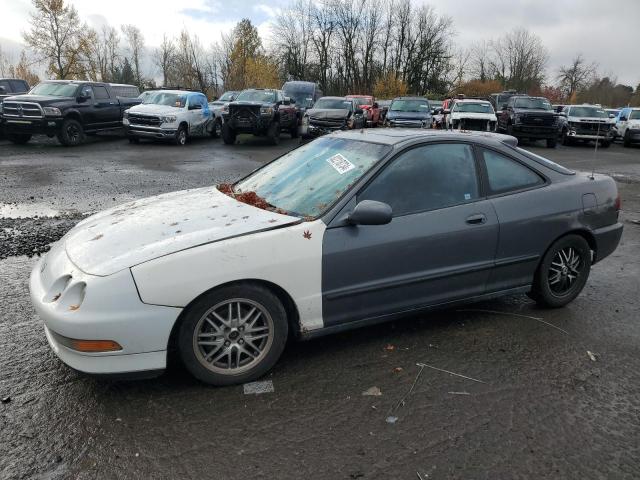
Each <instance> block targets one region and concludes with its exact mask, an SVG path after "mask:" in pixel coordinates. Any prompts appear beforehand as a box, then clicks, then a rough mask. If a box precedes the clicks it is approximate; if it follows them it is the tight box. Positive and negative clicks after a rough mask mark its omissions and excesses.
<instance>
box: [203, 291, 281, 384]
mask: <svg viewBox="0 0 640 480" xmlns="http://www.w3.org/2000/svg"><path fill="white" fill-rule="evenodd" d="M273 338H274V325H273V319H272V318H271V315H270V314H269V312H268V311H267V309H266V308H265V307H264V306H262V305H261V304H259V303H258V302H255V301H253V300H249V299H246V298H233V299H230V300H225V301H223V302H220V303H218V304H217V305H215V306H214V307H212V308H210V309H209V310H207V311H206V312H205V313H204V315H202V317H201V318H200V320H199V321H198V323H197V324H196V328H195V329H194V334H193V350H194V352H195V354H196V358H197V359H198V361H199V362H200V363H201V364H202V365H203V366H204V367H205V368H207V369H208V370H211V371H212V372H215V373H219V374H223V375H237V374H240V373H243V372H246V371H247V370H250V369H251V368H253V367H254V366H256V365H257V364H259V363H260V362H261V361H262V359H263V358H264V357H265V355H266V354H267V353H268V352H269V349H270V348H271V345H272V343H273Z"/></svg>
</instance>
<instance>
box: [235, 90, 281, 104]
mask: <svg viewBox="0 0 640 480" xmlns="http://www.w3.org/2000/svg"><path fill="white" fill-rule="evenodd" d="M236 100H237V101H239V102H262V103H273V102H275V101H276V93H275V92H274V91H273V90H245V91H244V92H242V93H240V95H238V97H237V98H236Z"/></svg>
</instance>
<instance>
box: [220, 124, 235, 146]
mask: <svg viewBox="0 0 640 480" xmlns="http://www.w3.org/2000/svg"><path fill="white" fill-rule="evenodd" d="M222 140H223V141H224V143H225V145H233V144H234V143H235V142H236V132H235V131H233V130H232V129H231V127H229V125H228V124H226V123H223V124H222Z"/></svg>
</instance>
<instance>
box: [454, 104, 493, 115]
mask: <svg viewBox="0 0 640 480" xmlns="http://www.w3.org/2000/svg"><path fill="white" fill-rule="evenodd" d="M456 110H457V111H458V112H465V113H493V107H492V106H491V104H490V103H466V102H465V103H457V104H456Z"/></svg>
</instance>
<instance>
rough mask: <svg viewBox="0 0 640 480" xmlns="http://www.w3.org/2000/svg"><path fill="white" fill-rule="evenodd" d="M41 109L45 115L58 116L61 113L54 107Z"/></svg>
mask: <svg viewBox="0 0 640 480" xmlns="http://www.w3.org/2000/svg"><path fill="white" fill-rule="evenodd" d="M42 111H43V112H44V114H45V115H46V116H47V117H59V116H60V115H62V112H61V111H60V109H59V108H56V107H44V108H43V109H42Z"/></svg>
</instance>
